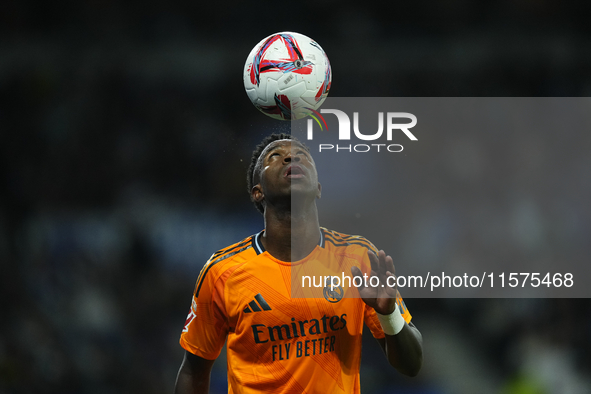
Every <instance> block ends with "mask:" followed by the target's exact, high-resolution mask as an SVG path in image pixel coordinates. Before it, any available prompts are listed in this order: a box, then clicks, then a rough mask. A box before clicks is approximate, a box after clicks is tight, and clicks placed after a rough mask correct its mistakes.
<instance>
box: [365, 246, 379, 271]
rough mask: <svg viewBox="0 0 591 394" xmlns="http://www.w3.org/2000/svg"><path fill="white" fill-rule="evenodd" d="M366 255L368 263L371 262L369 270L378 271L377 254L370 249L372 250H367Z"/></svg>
mask: <svg viewBox="0 0 591 394" xmlns="http://www.w3.org/2000/svg"><path fill="white" fill-rule="evenodd" d="M378 253H379V252H378ZM367 255H368V256H369V263H370V264H371V270H372V271H377V272H379V271H380V268H379V267H380V262H379V260H378V256H376V254H375V253H374V252H373V251H372V250H369V249H368V250H367Z"/></svg>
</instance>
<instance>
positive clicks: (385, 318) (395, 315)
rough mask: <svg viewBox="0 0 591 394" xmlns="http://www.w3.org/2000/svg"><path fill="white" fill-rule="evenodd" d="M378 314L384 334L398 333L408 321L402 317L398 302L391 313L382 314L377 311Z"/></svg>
mask: <svg viewBox="0 0 591 394" xmlns="http://www.w3.org/2000/svg"><path fill="white" fill-rule="evenodd" d="M376 314H377V315H378V319H379V320H380V324H381V325H382V330H384V334H386V335H396V334H398V333H399V332H400V331H401V330H402V328H404V324H405V323H406V321H405V320H404V317H402V315H401V314H400V310H399V309H398V304H396V308H395V309H394V312H392V313H390V314H389V315H380V314H379V313H377V312H376Z"/></svg>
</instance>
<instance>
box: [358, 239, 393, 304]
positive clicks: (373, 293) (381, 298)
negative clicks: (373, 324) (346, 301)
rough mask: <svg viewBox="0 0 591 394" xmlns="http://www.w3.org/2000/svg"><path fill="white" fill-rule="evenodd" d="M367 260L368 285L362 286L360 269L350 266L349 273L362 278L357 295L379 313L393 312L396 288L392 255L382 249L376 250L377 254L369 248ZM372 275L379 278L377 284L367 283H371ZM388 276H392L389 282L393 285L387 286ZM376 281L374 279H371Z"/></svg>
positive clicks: (374, 281)
mask: <svg viewBox="0 0 591 394" xmlns="http://www.w3.org/2000/svg"><path fill="white" fill-rule="evenodd" d="M367 255H368V256H369V261H370V263H371V274H370V275H368V276H367V284H368V286H364V285H365V283H364V282H363V275H362V273H361V270H360V269H359V268H357V267H351V273H352V274H353V276H354V277H360V278H361V279H362V281H361V286H360V287H359V288H358V290H359V295H360V296H361V299H362V300H363V302H365V303H366V304H367V305H368V306H371V307H372V308H374V309H375V311H376V312H377V313H379V314H380V315H389V314H390V313H392V312H394V309H395V308H396V297H397V296H398V288H397V286H396V276H395V275H394V273H395V272H396V271H395V269H394V262H393V261H392V257H390V256H386V253H385V252H384V251H383V250H380V251H379V252H378V255H377V256H376V254H375V253H374V252H372V251H370V250H368V251H367ZM372 277H377V278H378V279H379V284H378V286H375V287H374V286H371V285H369V284H370V283H372V282H371V281H370V280H371V278H372ZM388 277H393V278H394V280H392V279H390V284H393V285H394V286H393V287H389V286H388ZM373 283H376V280H375V279H374V280H373Z"/></svg>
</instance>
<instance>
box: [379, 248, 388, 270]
mask: <svg viewBox="0 0 591 394" xmlns="http://www.w3.org/2000/svg"><path fill="white" fill-rule="evenodd" d="M378 257H379V272H380V274H381V276H382V277H384V276H386V252H384V251H383V250H380V251H379V253H378ZM388 257H390V256H388Z"/></svg>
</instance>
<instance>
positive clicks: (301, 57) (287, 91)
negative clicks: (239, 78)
mask: <svg viewBox="0 0 591 394" xmlns="http://www.w3.org/2000/svg"><path fill="white" fill-rule="evenodd" d="M331 81H332V73H331V69H330V63H329V61H328V57H327V56H326V54H325V53H324V51H323V50H322V48H321V47H320V45H318V43H317V42H316V41H314V40H312V39H310V38H309V37H306V36H305V35H303V34H299V33H292V32H283V33H276V34H272V35H270V36H269V37H267V38H265V39H263V40H262V41H261V42H259V43H258V44H257V45H256V46H255V47H254V48H253V49H252V51H251V52H250V54H249V55H248V57H247V58H246V64H245V65H244V88H245V89H246V93H247V94H248V98H250V101H252V103H253V104H254V106H255V107H257V108H258V109H259V110H260V111H261V112H262V113H264V114H266V115H269V116H270V117H272V118H275V119H282V120H292V119H301V118H304V117H306V116H308V115H309V114H310V113H312V112H313V111H315V110H317V109H318V108H319V107H320V105H322V103H323V102H324V99H326V96H328V91H329V89H330V84H331Z"/></svg>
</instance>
